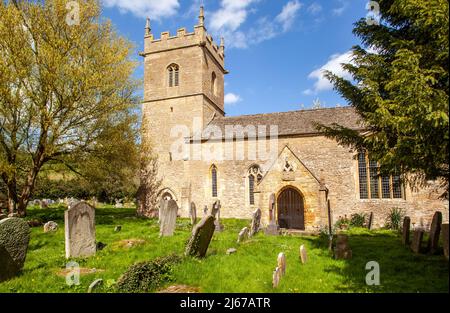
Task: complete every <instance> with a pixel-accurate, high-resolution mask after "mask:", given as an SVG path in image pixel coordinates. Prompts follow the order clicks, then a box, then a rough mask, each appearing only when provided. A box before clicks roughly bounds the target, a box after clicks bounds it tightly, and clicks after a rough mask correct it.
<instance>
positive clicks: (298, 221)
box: [277, 187, 305, 230]
mask: <svg viewBox="0 0 450 313" xmlns="http://www.w3.org/2000/svg"><path fill="white" fill-rule="evenodd" d="M277 213H278V214H277V215H278V225H280V227H281V228H287V229H300V230H305V206H304V201H303V196H302V195H301V194H300V192H299V191H297V190H296V189H294V188H292V187H288V188H285V189H283V191H282V192H281V193H280V194H279V195H278V198H277Z"/></svg>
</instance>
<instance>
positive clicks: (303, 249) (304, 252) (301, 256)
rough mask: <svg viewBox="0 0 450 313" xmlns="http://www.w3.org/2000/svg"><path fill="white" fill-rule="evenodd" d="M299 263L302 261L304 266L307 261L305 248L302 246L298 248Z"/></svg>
mask: <svg viewBox="0 0 450 313" xmlns="http://www.w3.org/2000/svg"><path fill="white" fill-rule="evenodd" d="M300 261H302V264H306V262H307V261H308V255H307V254H306V248H305V246H304V245H301V246H300Z"/></svg>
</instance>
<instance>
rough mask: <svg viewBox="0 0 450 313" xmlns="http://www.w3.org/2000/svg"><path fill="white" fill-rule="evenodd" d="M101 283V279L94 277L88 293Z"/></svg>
mask: <svg viewBox="0 0 450 313" xmlns="http://www.w3.org/2000/svg"><path fill="white" fill-rule="evenodd" d="M102 284H103V279H96V280H94V281H93V282H92V283H91V284H90V285H89V288H88V293H92V292H93V291H94V289H95V288H97V287H99V286H100V285H102Z"/></svg>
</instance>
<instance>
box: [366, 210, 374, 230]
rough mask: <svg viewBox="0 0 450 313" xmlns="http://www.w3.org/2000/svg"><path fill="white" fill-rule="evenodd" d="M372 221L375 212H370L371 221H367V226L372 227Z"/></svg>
mask: <svg viewBox="0 0 450 313" xmlns="http://www.w3.org/2000/svg"><path fill="white" fill-rule="evenodd" d="M372 223H373V212H370V215H369V222H368V223H367V228H368V229H372Z"/></svg>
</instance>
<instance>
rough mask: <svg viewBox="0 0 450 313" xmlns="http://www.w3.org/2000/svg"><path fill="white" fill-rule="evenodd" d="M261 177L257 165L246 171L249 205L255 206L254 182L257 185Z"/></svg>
mask: <svg viewBox="0 0 450 313" xmlns="http://www.w3.org/2000/svg"><path fill="white" fill-rule="evenodd" d="M262 177H263V176H262V172H261V168H260V167H259V166H258V165H253V166H252V167H250V169H249V170H248V196H249V203H250V205H254V204H255V182H256V183H259V182H260V181H261V179H262Z"/></svg>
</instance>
